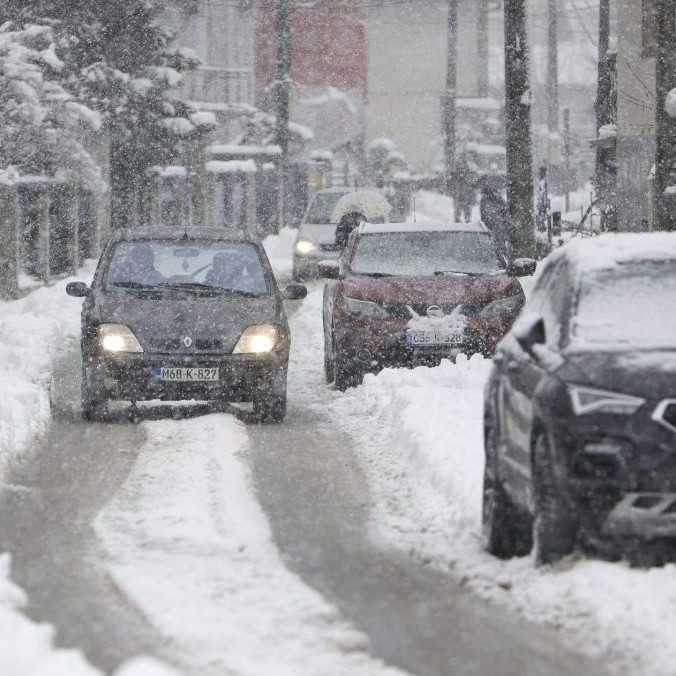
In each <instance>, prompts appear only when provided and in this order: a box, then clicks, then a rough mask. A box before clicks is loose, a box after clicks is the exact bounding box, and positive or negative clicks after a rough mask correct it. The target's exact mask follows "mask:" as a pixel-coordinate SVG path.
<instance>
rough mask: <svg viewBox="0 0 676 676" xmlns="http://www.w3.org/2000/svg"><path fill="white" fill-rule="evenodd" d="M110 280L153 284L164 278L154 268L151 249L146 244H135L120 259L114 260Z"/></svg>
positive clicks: (160, 281)
mask: <svg viewBox="0 0 676 676" xmlns="http://www.w3.org/2000/svg"><path fill="white" fill-rule="evenodd" d="M112 281H113V283H120V282H132V283H134V282H135V283H138V284H144V285H147V286H155V285H157V284H160V283H162V282H164V281H165V278H164V275H162V273H160V272H158V270H157V269H156V268H155V254H153V251H152V249H151V248H150V247H149V246H148V245H147V244H137V245H135V246H133V247H131V248H130V249H129V251H127V253H126V256H125V257H124V258H123V259H122V260H121V261H119V262H118V261H115V263H114V268H113V270H112Z"/></svg>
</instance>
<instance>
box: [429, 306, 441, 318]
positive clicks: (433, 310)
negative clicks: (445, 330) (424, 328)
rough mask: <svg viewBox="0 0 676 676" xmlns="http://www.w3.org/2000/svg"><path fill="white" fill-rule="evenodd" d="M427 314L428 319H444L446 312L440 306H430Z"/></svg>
mask: <svg viewBox="0 0 676 676" xmlns="http://www.w3.org/2000/svg"><path fill="white" fill-rule="evenodd" d="M426 312H427V316H428V317H443V316H444V311H443V310H442V309H441V308H440V307H439V306H438V305H430V306H429V307H428V308H427V311H426Z"/></svg>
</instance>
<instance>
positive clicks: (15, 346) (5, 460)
mask: <svg viewBox="0 0 676 676" xmlns="http://www.w3.org/2000/svg"><path fill="white" fill-rule="evenodd" d="M93 270H94V267H93V262H89V263H88V264H87V265H86V266H85V267H84V268H83V270H82V273H81V276H80V278H81V279H86V280H88V279H89V278H90V277H91V276H92V274H93ZM68 281H72V280H63V281H59V282H57V283H56V284H54V285H53V286H49V287H41V288H39V289H37V290H35V291H33V292H32V293H30V294H29V295H28V296H26V297H25V298H22V299H21V300H15V301H2V302H0V392H2V403H1V404H0V481H2V478H3V476H4V474H5V472H6V470H7V467H8V466H9V464H10V463H11V462H12V461H14V460H15V459H16V458H17V457H18V456H20V455H21V454H22V453H24V452H25V451H26V450H27V449H28V448H29V447H30V445H31V443H32V442H33V441H34V440H35V438H36V437H37V436H39V435H40V434H42V433H43V432H44V431H45V429H46V426H47V424H48V421H49V381H50V377H51V371H52V368H51V367H52V362H53V360H54V358H55V356H56V355H57V354H58V353H59V352H60V351H63V349H64V346H65V344H66V343H67V342H68V341H69V340H73V339H75V338H76V337H77V336H79V335H80V305H81V304H80V303H79V302H78V301H77V300H76V299H74V298H70V297H69V296H67V295H66V292H65V288H66V283H67V282H68Z"/></svg>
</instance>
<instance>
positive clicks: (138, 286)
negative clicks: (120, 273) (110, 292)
mask: <svg viewBox="0 0 676 676" xmlns="http://www.w3.org/2000/svg"><path fill="white" fill-rule="evenodd" d="M111 286H114V287H117V288H120V289H134V290H135V291H155V290H156V289H157V286H155V285H154V284H142V283H141V282H113V283H112V284H111Z"/></svg>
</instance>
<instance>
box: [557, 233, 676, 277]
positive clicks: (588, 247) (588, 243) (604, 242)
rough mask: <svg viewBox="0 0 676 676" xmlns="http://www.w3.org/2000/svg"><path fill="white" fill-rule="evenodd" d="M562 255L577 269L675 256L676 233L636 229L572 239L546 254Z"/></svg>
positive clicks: (675, 258)
mask: <svg viewBox="0 0 676 676" xmlns="http://www.w3.org/2000/svg"><path fill="white" fill-rule="evenodd" d="M561 256H565V257H566V258H567V259H568V260H570V261H571V262H572V263H573V264H574V265H575V266H576V267H577V268H578V269H580V270H582V271H593V270H601V269H607V268H610V267H614V266H615V265H619V264H622V263H629V262H631V261H640V260H671V259H673V260H676V233H668V232H636V233H621V234H614V233H613V234H610V233H609V234H605V235H600V236H599V237H591V238H584V239H574V240H572V241H571V242H570V243H569V244H567V245H566V246H564V247H561V248H560V249H557V250H556V251H554V252H553V253H552V255H551V256H550V257H549V258H550V259H551V261H552V262H554V261H556V260H558V259H559V258H560V257H561Z"/></svg>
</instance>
